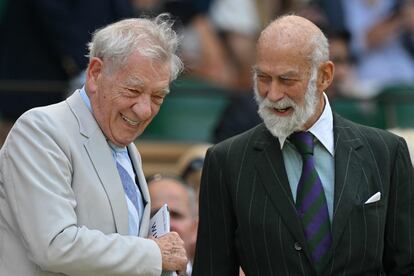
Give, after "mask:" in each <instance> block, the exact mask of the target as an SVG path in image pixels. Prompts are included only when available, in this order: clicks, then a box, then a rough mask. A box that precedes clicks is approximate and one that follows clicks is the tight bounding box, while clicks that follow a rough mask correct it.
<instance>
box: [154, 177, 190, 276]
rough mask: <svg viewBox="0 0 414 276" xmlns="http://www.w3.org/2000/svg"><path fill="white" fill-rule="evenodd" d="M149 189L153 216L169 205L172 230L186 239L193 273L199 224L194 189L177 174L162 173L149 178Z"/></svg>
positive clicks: (185, 243)
mask: <svg viewBox="0 0 414 276" xmlns="http://www.w3.org/2000/svg"><path fill="white" fill-rule="evenodd" d="M148 189H149V193H150V197H151V216H153V215H154V214H155V213H156V212H157V211H158V210H159V209H160V208H161V207H162V206H163V205H164V204H167V205H168V209H169V211H170V226H171V231H175V232H177V233H178V234H179V235H180V237H181V238H182V239H183V241H184V246H185V249H186V252H187V258H188V260H189V263H188V265H187V275H191V270H192V261H193V258H194V251H195V241H196V238H197V224H198V208H197V199H196V194H195V191H194V189H193V188H192V187H190V186H189V185H187V184H186V183H185V182H184V180H183V179H181V178H179V177H177V176H173V175H162V174H155V175H153V176H152V177H149V178H148Z"/></svg>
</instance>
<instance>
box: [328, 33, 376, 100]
mask: <svg viewBox="0 0 414 276" xmlns="http://www.w3.org/2000/svg"><path fill="white" fill-rule="evenodd" d="M325 34H326V36H327V38H328V41H329V55H330V59H331V60H332V62H334V63H335V78H334V80H333V82H332V84H331V86H330V87H328V89H327V91H326V92H327V95H328V97H329V98H330V99H331V100H334V99H335V98H354V99H366V98H370V97H372V96H374V95H375V94H376V93H377V90H376V89H375V87H372V85H370V83H369V82H364V81H363V80H361V79H358V78H357V76H356V71H355V64H354V61H353V59H352V58H351V53H350V49H349V41H350V34H349V32H348V31H346V30H333V29H327V30H326V31H325Z"/></svg>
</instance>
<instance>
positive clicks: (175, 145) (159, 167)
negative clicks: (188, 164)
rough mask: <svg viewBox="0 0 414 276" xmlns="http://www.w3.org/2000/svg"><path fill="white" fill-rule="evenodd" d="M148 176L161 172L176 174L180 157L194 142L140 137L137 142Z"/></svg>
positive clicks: (145, 172)
mask: <svg viewBox="0 0 414 276" xmlns="http://www.w3.org/2000/svg"><path fill="white" fill-rule="evenodd" d="M135 145H136V146H137V148H138V150H139V152H140V154H141V158H142V166H143V170H144V174H145V176H146V177H148V176H150V175H154V174H156V173H159V172H163V173H167V174H176V170H177V162H178V160H179V158H180V157H181V156H182V155H183V153H184V152H186V151H187V150H188V149H189V148H190V147H191V146H192V145H193V144H189V143H182V142H171V141H170V142H162V141H161V142H157V141H148V140H141V139H138V140H137V141H136V142H135Z"/></svg>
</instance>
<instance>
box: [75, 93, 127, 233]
mask: <svg viewBox="0 0 414 276" xmlns="http://www.w3.org/2000/svg"><path fill="white" fill-rule="evenodd" d="M67 103H68V104H69V106H70V108H71V110H72V112H73V113H74V115H75V116H76V118H77V119H78V122H79V131H80V133H81V134H82V135H83V136H84V137H85V142H84V146H85V149H86V151H87V152H88V155H89V158H90V160H91V163H92V165H93V167H94V169H95V171H96V174H97V175H98V177H99V179H100V181H101V184H102V186H103V187H104V189H105V191H106V194H107V196H108V199H109V202H110V204H111V207H112V212H113V217H114V221H115V226H116V231H117V232H118V233H120V234H122V235H127V234H128V208H127V204H126V200H125V194H124V191H123V188H122V183H121V179H120V177H119V174H118V171H117V170H116V167H115V165H114V161H113V157H112V154H111V151H110V149H109V147H108V143H107V141H106V139H105V136H104V135H103V133H102V131H101V130H100V128H99V126H98V124H97V123H96V121H95V119H94V117H93V115H92V113H91V112H90V111H89V109H88V108H87V107H86V105H85V103H84V102H83V100H82V98H81V96H80V94H79V92H78V91H75V93H74V94H73V95H72V96H70V97H69V98H68V99H67Z"/></svg>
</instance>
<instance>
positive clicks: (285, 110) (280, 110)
mask: <svg viewBox="0 0 414 276" xmlns="http://www.w3.org/2000/svg"><path fill="white" fill-rule="evenodd" d="M290 109H292V107H290V106H288V107H285V108H276V107H274V108H273V110H275V111H276V112H278V113H285V112H288V111H289V110H290Z"/></svg>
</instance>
